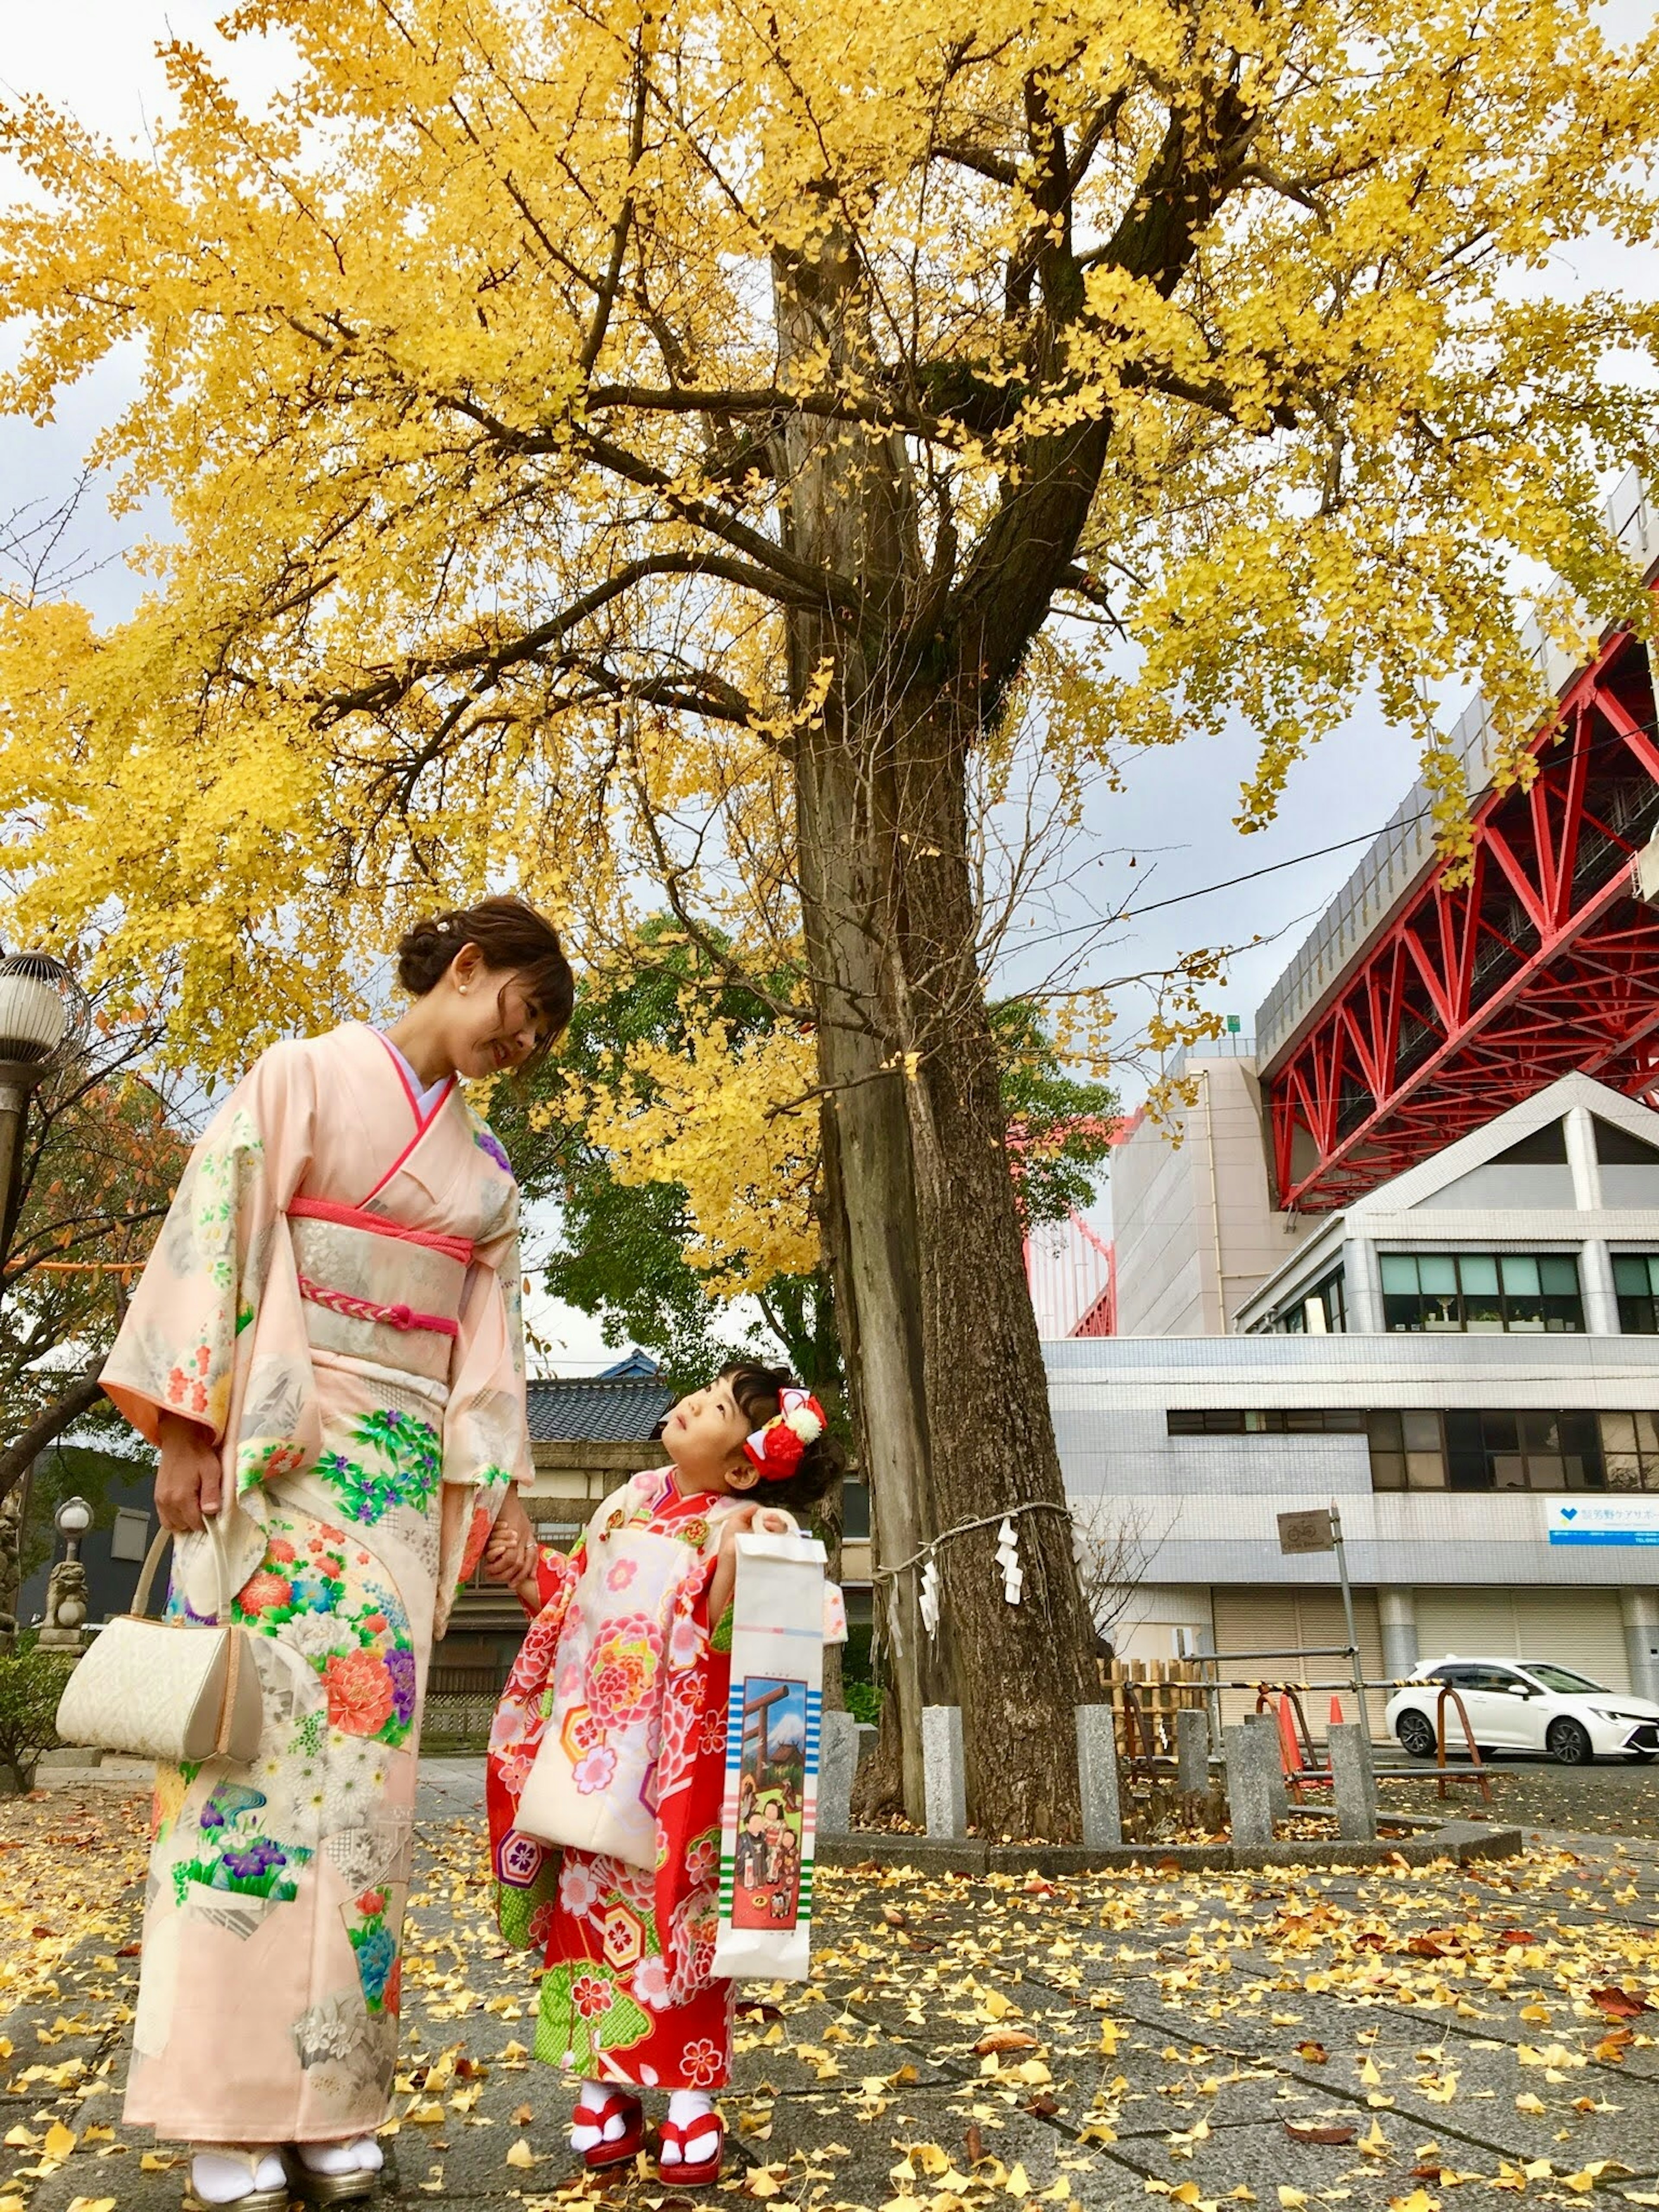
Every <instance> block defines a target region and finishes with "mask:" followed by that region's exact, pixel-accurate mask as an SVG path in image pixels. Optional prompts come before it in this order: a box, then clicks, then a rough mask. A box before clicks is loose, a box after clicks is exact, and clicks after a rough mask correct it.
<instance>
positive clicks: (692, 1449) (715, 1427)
mask: <svg viewBox="0 0 1659 2212" xmlns="http://www.w3.org/2000/svg"><path fill="white" fill-rule="evenodd" d="M751 1426H752V1423H751V1422H750V1419H749V1417H748V1415H747V1414H746V1413H744V1410H743V1408H742V1407H741V1406H739V1405H738V1401H737V1400H736V1399H735V1398H734V1397H733V1396H732V1383H731V1379H730V1377H729V1376H720V1378H719V1380H718V1381H716V1382H714V1383H709V1384H708V1387H707V1389H702V1390H694V1391H693V1392H692V1393H691V1395H690V1397H689V1398H682V1399H681V1400H680V1401H679V1403H678V1406H676V1407H674V1409H673V1411H672V1412H671V1413H670V1414H669V1416H668V1419H667V1420H666V1421H665V1422H664V1424H663V1431H662V1441H663V1449H664V1450H665V1451H666V1453H667V1454H668V1456H669V1458H670V1459H671V1460H672V1462H674V1470H675V1474H676V1475H677V1476H678V1478H679V1487H680V1489H681V1490H682V1491H683V1492H685V1493H686V1494H687V1495H690V1494H692V1493H694V1492H702V1491H709V1492H713V1493H714V1495H715V1496H716V1497H720V1498H728V1497H730V1496H732V1494H733V1493H734V1492H738V1491H741V1490H752V1489H753V1488H754V1486H755V1485H756V1483H757V1482H758V1481H759V1480H760V1469H759V1468H757V1467H756V1466H755V1465H754V1463H753V1462H752V1461H750V1460H747V1459H745V1458H744V1454H743V1446H744V1439H745V1438H746V1437H747V1436H748V1434H749V1431H750V1427H751Z"/></svg>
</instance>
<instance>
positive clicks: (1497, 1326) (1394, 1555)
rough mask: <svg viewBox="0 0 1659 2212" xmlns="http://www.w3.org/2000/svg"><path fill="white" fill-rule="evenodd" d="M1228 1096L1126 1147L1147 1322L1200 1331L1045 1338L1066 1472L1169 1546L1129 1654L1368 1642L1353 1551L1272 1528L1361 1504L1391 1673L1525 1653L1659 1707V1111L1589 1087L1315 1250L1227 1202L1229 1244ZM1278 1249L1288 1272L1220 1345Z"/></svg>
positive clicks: (1364, 1568)
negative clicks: (1240, 1283) (1349, 1620)
mask: <svg viewBox="0 0 1659 2212" xmlns="http://www.w3.org/2000/svg"><path fill="white" fill-rule="evenodd" d="M1218 1066H1225V1067H1226V1069H1227V1072H1228V1073H1229V1075H1230V1076H1233V1077H1240V1078H1242V1077H1244V1076H1246V1075H1249V1076H1253V1073H1254V1070H1253V1066H1250V1065H1249V1062H1248V1061H1247V1060H1243V1059H1233V1060H1229V1061H1226V1062H1219V1061H1218ZM1222 1095H1223V1093H1222V1086H1221V1085H1220V1084H1219V1083H1218V1085H1217V1110H1216V1112H1215V1115H1214V1116H1213V1120H1212V1124H1211V1126H1210V1127H1207V1128H1206V1127H1204V1126H1203V1123H1204V1117H1203V1116H1202V1115H1200V1117H1199V1119H1200V1127H1199V1128H1198V1130H1197V1131H1196V1132H1194V1136H1195V1137H1196V1139H1197V1141H1196V1142H1195V1143H1194V1144H1192V1145H1191V1146H1183V1148H1182V1152H1175V1153H1172V1154H1169V1155H1168V1157H1167V1159H1166V1160H1165V1161H1164V1163H1162V1164H1161V1167H1162V1173H1160V1171H1159V1170H1160V1164H1159V1163H1158V1162H1155V1161H1153V1160H1152V1157H1151V1155H1150V1154H1148V1155H1147V1156H1146V1168H1147V1170H1148V1171H1147V1172H1146V1174H1144V1175H1142V1176H1139V1180H1136V1179H1134V1178H1133V1177H1131V1178H1128V1179H1127V1188H1126V1178H1125V1177H1124V1176H1123V1163H1124V1162H1125V1159H1126V1156H1127V1152H1130V1151H1131V1150H1133V1147H1134V1146H1135V1145H1136V1144H1137V1143H1138V1142H1139V1136H1140V1133H1139V1131H1137V1132H1136V1133H1135V1136H1134V1138H1133V1139H1131V1142H1130V1145H1129V1146H1126V1147H1125V1148H1124V1150H1123V1151H1121V1152H1119V1153H1118V1155H1117V1166H1116V1169H1115V1198H1116V1200H1117V1201H1118V1203H1119V1205H1120V1206H1124V1207H1125V1210H1126V1211H1127V1222H1126V1220H1125V1218H1124V1213H1123V1212H1120V1214H1119V1216H1118V1220H1119V1229H1118V1237H1119V1267H1120V1273H1119V1291H1118V1296H1119V1311H1120V1316H1121V1325H1123V1326H1125V1327H1131V1326H1133V1325H1134V1322H1133V1318H1132V1316H1137V1315H1138V1316H1139V1317H1140V1318H1141V1320H1142V1321H1143V1322H1152V1323H1153V1324H1154V1325H1156V1324H1157V1323H1158V1322H1161V1321H1162V1320H1163V1319H1164V1316H1166V1315H1167V1316H1169V1318H1170V1320H1172V1321H1173V1322H1175V1323H1176V1328H1179V1329H1180V1330H1181V1331H1182V1333H1181V1334H1176V1333H1173V1331H1170V1330H1166V1329H1164V1328H1158V1333H1156V1334H1139V1335H1129V1334H1123V1335H1118V1336H1115V1337H1108V1338H1097V1339H1091V1340H1069V1341H1066V1342H1063V1343H1050V1344H1048V1346H1046V1352H1047V1356H1048V1367H1049V1375H1050V1381H1051V1390H1052V1396H1053V1401H1054V1414H1055V1419H1056V1425H1057V1428H1058V1432H1059V1438H1060V1453H1061V1458H1062V1461H1063V1463H1064V1465H1065V1468H1066V1480H1067V1483H1068V1486H1070V1488H1071V1490H1072V1492H1073V1496H1074V1498H1076V1500H1077V1502H1078V1504H1079V1509H1080V1510H1081V1512H1082V1515H1083V1516H1084V1517H1085V1521H1087V1520H1090V1519H1092V1520H1093V1521H1094V1522H1096V1523H1097V1526H1099V1527H1101V1528H1103V1529H1104V1530H1106V1531H1108V1532H1114V1531H1115V1532H1116V1533H1117V1534H1119V1535H1120V1536H1121V1535H1122V1534H1126V1533H1127V1534H1128V1535H1129V1536H1130V1538H1131V1539H1132V1543H1131V1548H1132V1549H1133V1550H1135V1551H1138V1553H1139V1554H1140V1557H1141V1560H1142V1562H1143V1564H1142V1566H1141V1570H1140V1576H1139V1584H1138V1587H1137V1588H1136V1589H1135V1592H1134V1595H1133V1600H1132V1601H1131V1603H1130V1606H1129V1609H1128V1611H1127V1613H1126V1615H1125V1616H1124V1620H1123V1623H1122V1632H1121V1634H1120V1638H1119V1644H1120V1649H1121V1650H1126V1651H1127V1652H1129V1653H1131V1654H1133V1655H1136V1656H1148V1657H1152V1656H1165V1657H1167V1656H1172V1655H1174V1654H1175V1653H1176V1652H1177V1651H1179V1650H1184V1649H1194V1648H1196V1649H1209V1650H1218V1651H1223V1652H1243V1651H1263V1652H1265V1651H1267V1650H1273V1649H1274V1648H1275V1647H1276V1648H1278V1649H1279V1650H1284V1649H1285V1648H1286V1647H1304V1648H1306V1647H1315V1646H1329V1645H1334V1644H1341V1643H1343V1642H1344V1641H1345V1637H1344V1633H1343V1632H1342V1629H1341V1625H1340V1624H1341V1612H1340V1602H1339V1600H1338V1597H1337V1594H1336V1590H1335V1587H1334V1565H1333V1562H1332V1560H1331V1559H1330V1558H1329V1556H1328V1555H1315V1556H1312V1557H1304V1558H1285V1557H1283V1556H1281V1554H1280V1553H1279V1546H1278V1541H1277V1529H1276V1516H1277V1515H1278V1514H1279V1513H1281V1512H1286V1511H1290V1510H1296V1509H1298V1508H1306V1507H1308V1506H1310V1505H1316V1504H1325V1503H1328V1502H1334V1503H1335V1504H1337V1505H1338V1506H1339V1508H1340V1512H1341V1516H1342V1526H1343V1530H1344V1534H1345V1537H1346V1543H1347V1551H1348V1560H1349V1567H1350V1572H1351V1575H1352V1579H1353V1581H1354V1583H1356V1585H1358V1611H1359V1633H1360V1638H1361V1642H1362V1645H1363V1647H1364V1661H1365V1667H1366V1671H1367V1673H1368V1674H1379V1673H1381V1674H1389V1675H1398V1674H1401V1673H1403V1672H1404V1671H1405V1670H1406V1669H1407V1668H1408V1667H1409V1666H1410V1665H1411V1664H1412V1663H1413V1662H1414V1661H1415V1660H1416V1659H1418V1658H1419V1656H1421V1657H1435V1656H1439V1655H1440V1654H1441V1653H1443V1652H1444V1651H1446V1650H1462V1651H1466V1652H1491V1653H1507V1654H1510V1655H1511V1656H1517V1657H1519V1656H1534V1657H1549V1658H1554V1659H1557V1660H1559V1661H1562V1662H1565V1663H1566V1664H1568V1665H1571V1666H1577V1667H1580V1668H1583V1670H1584V1671H1585V1672H1586V1673H1588V1674H1591V1675H1592V1676H1594V1677H1595V1679H1597V1680H1601V1681H1603V1682H1605V1683H1607V1685H1608V1686H1610V1687H1613V1688H1623V1689H1629V1690H1633V1691H1636V1692H1639V1693H1641V1694H1644V1695H1647V1696H1654V1697H1659V1334H1656V1331H1659V1114H1655V1113H1653V1112H1650V1110H1649V1109H1646V1108H1644V1107H1642V1106H1639V1105H1637V1104H1635V1103H1632V1101H1631V1100H1629V1099H1627V1098H1626V1097H1622V1096H1621V1095H1620V1094H1619V1093H1617V1092H1615V1091H1610V1090H1608V1089H1607V1088H1605V1087H1604V1086H1603V1085H1600V1084H1597V1083H1595V1082H1594V1081H1592V1080H1590V1079H1589V1078H1587V1077H1583V1076H1577V1075H1574V1076H1569V1077H1566V1078H1565V1079H1563V1080H1562V1081H1560V1082H1558V1083H1556V1084H1554V1085H1551V1086H1550V1088H1548V1089H1547V1090H1546V1091H1541V1092H1539V1093H1537V1094H1536V1095H1535V1096H1534V1097H1532V1098H1530V1099H1528V1100H1527V1101H1526V1102H1525V1103H1523V1104H1522V1105H1521V1106H1518V1107H1516V1108H1514V1109H1512V1110H1511V1111H1510V1112H1509V1113H1507V1114H1504V1115H1501V1116H1499V1117H1498V1119H1496V1120H1494V1121H1492V1122H1490V1123H1488V1124H1487V1126H1486V1127H1485V1128H1483V1129H1481V1130H1480V1131H1478V1132H1477V1133H1475V1134H1474V1135H1472V1136H1469V1137H1466V1138H1464V1139H1462V1140H1461V1141H1460V1142H1459V1143H1457V1144H1455V1145H1452V1146H1449V1147H1448V1148H1447V1149H1446V1151H1444V1152H1442V1153H1440V1154H1438V1155H1437V1156H1436V1157H1435V1158H1432V1159H1430V1160H1427V1161H1425V1162H1423V1163H1421V1164H1419V1166H1417V1167H1415V1168H1413V1169H1412V1170H1410V1171H1409V1172H1408V1173H1407V1174H1405V1175H1402V1176H1398V1177H1397V1178H1395V1181H1393V1182H1389V1183H1386V1184H1384V1185H1383V1186H1382V1187H1380V1188H1377V1189H1376V1190H1374V1191H1372V1192H1371V1193H1370V1194H1368V1195H1367V1196H1366V1197H1364V1198H1363V1199H1361V1200H1357V1201H1356V1202H1355V1203H1353V1204H1352V1205H1351V1206H1349V1207H1348V1208H1347V1209H1346V1211H1345V1212H1340V1213H1333V1214H1329V1215H1326V1216H1322V1217H1319V1218H1316V1219H1314V1220H1304V1221H1302V1222H1300V1223H1298V1224H1297V1225H1296V1229H1297V1233H1296V1234H1295V1235H1294V1236H1293V1237H1287V1236H1286V1235H1285V1232H1284V1231H1283V1229H1282V1228H1281V1227H1279V1226H1278V1225H1277V1219H1276V1218H1275V1217H1273V1215H1272V1214H1271V1212H1268V1211H1267V1209H1266V1208H1265V1206H1264V1209H1263V1214H1264V1219H1263V1222H1262V1223H1261V1224H1259V1225H1258V1227H1257V1229H1252V1227H1251V1225H1250V1220H1249V1205H1248V1204H1247V1203H1245V1202H1243V1201H1241V1202H1240V1204H1239V1205H1238V1206H1236V1208H1235V1209H1234V1211H1233V1213H1232V1215H1231V1217H1229V1215H1228V1214H1227V1212H1226V1210H1225V1207H1223V1206H1220V1205H1219V1204H1218V1207H1217V1212H1216V1216H1215V1217H1213V1218H1218V1219H1219V1221H1220V1222H1221V1225H1222V1230H1221V1234H1220V1235H1219V1236H1218V1237H1216V1238H1215V1239H1214V1240H1213V1241H1212V1243H1211V1244H1210V1247H1209V1249H1208V1250H1207V1251H1206V1229H1207V1228H1208V1226H1209V1225H1210V1220H1211V1218H1212V1217H1210V1216H1209V1214H1208V1206H1207V1193H1208V1188H1209V1183H1210V1179H1211V1176H1212V1171H1213V1169H1214V1166H1215V1163H1216V1160H1217V1158H1218V1149H1219V1147H1220V1146H1221V1144H1222V1142H1223V1141H1224V1139H1225V1121H1224V1120H1223V1117H1222V1113H1221V1109H1220V1104H1219V1100H1220V1097H1221V1096H1222ZM1258 1126H1259V1125H1258ZM1189 1128H1190V1119H1189ZM1155 1141H1159V1142H1162V1141H1163V1140H1161V1139H1155ZM1261 1149H1262V1148H1261V1139H1260V1137H1259V1136H1258V1138H1257V1154H1256V1164H1257V1165H1258V1166H1259V1165H1260V1163H1261ZM1183 1162H1184V1164H1182V1163H1183ZM1177 1164H1178V1165H1177ZM1224 1168H1225V1156H1224ZM1262 1174H1263V1177H1264V1182H1263V1190H1264V1193H1265V1169H1264V1170H1262ZM1224 1179H1225V1176H1224ZM1172 1189H1175V1190H1177V1191H1180V1190H1182V1189H1184V1192H1185V1194H1186V1197H1185V1202H1184V1203H1183V1204H1181V1205H1176V1204H1174V1203H1173V1202H1172V1201H1171V1199H1170V1191H1171V1190H1172ZM1246 1197H1247V1199H1248V1178H1247V1190H1246ZM1126 1201H1127V1205H1126ZM1137 1207H1138V1208H1139V1218H1138V1217H1137ZM1149 1216H1150V1217H1152V1218H1148V1217H1149ZM1229 1218H1231V1220H1232V1221H1233V1223H1234V1225H1235V1231H1234V1241H1233V1243H1231V1246H1230V1245H1229V1243H1228V1237H1227V1223H1228V1220H1229ZM1160 1225H1161V1227H1162V1229H1163V1231H1164V1234H1163V1236H1162V1240H1161V1243H1160V1238H1159V1234H1158V1231H1159V1228H1160ZM1262 1228H1265V1235H1260V1234H1258V1230H1259V1229H1262ZM1249 1237H1255V1238H1256V1244H1255V1249H1265V1250H1266V1252H1267V1257H1268V1259H1269V1260H1270V1261H1276V1264H1273V1265H1270V1266H1266V1267H1262V1268H1261V1270H1260V1271H1259V1273H1258V1275H1257V1279H1256V1280H1255V1282H1254V1283H1253V1284H1251V1285H1249V1288H1248V1289H1247V1290H1246V1291H1245V1292H1244V1293H1243V1296H1242V1297H1240V1298H1239V1299H1238V1301H1237V1304H1236V1306H1235V1308H1234V1310H1232V1312H1231V1313H1230V1314H1229V1315H1228V1316H1226V1320H1227V1322H1230V1323H1231V1332H1232V1333H1229V1334H1221V1333H1218V1332H1217V1331H1214V1330H1212V1329H1210V1328H1208V1327H1207V1322H1208V1313H1207V1310H1206V1304H1205V1301H1206V1297H1212V1296H1213V1285H1216V1284H1218V1283H1226V1284H1231V1283H1234V1282H1236V1281H1237V1279H1238V1278H1239V1276H1241V1275H1243V1274H1244V1273H1248V1272H1249V1270H1248V1267H1246V1266H1244V1265H1243V1263H1241V1264H1240V1265H1239V1266H1237V1267H1232V1266H1230V1264H1229V1259H1230V1252H1231V1253H1232V1254H1237V1253H1239V1252H1240V1251H1241V1250H1243V1249H1246V1240H1247V1239H1248V1238H1249ZM1275 1240H1276V1248H1275ZM1287 1246H1288V1247H1289V1249H1288V1251H1287V1250H1286V1247H1287ZM1159 1250H1162V1251H1163V1252H1164V1254H1165V1255H1166V1257H1165V1260H1164V1263H1163V1265H1162V1268H1161V1272H1159V1273H1156V1275H1155V1276H1154V1278H1153V1279H1154V1280H1155V1283H1156V1288H1155V1291H1154V1292H1153V1294H1152V1295H1151V1296H1147V1295H1146V1293H1145V1292H1144V1291H1137V1290H1136V1289H1135V1287H1134V1285H1133V1280H1132V1277H1133V1273H1135V1272H1136V1268H1135V1267H1134V1266H1133V1265H1132V1255H1133V1254H1134V1253H1135V1252H1137V1251H1139V1252H1141V1253H1143V1254H1146V1253H1152V1254H1156V1253H1157V1252H1158V1251H1159ZM1182 1285H1187V1286H1188V1287H1187V1288H1185V1289H1183V1287H1182ZM1224 1325H1225V1324H1224ZM1188 1329H1190V1330H1192V1331H1193V1332H1194V1333H1192V1334H1187V1333H1186V1331H1188ZM1200 1330H1202V1331H1203V1332H1204V1333H1201V1334H1200V1333H1199V1331H1200ZM1579 1499H1583V1501H1584V1504H1583V1507H1582V1508H1581V1507H1580V1506H1578V1505H1577V1504H1576V1503H1575V1501H1577V1500H1579ZM1564 1508H1571V1512H1564V1510H1563V1509H1564ZM1587 1522H1595V1523H1599V1524H1601V1525H1600V1529H1599V1532H1598V1530H1597V1529H1595V1528H1593V1529H1591V1531H1590V1533H1591V1534H1597V1533H1599V1534H1601V1535H1603V1536H1606V1537H1608V1538H1610V1539H1612V1540H1613V1541H1591V1542H1587V1541H1578V1540H1579V1539H1582V1537H1583V1534H1584V1524H1585V1523H1587ZM1552 1523H1553V1526H1554V1538H1553V1539H1552V1533H1551V1530H1552ZM1569 1537H1571V1538H1572V1539H1574V1541H1566V1540H1567V1539H1568V1538H1569Z"/></svg>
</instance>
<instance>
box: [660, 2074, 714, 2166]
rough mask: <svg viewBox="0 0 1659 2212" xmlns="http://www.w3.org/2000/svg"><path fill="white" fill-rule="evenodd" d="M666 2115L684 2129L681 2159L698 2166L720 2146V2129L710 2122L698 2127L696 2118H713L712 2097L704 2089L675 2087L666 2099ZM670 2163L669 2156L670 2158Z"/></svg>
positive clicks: (711, 2120)
mask: <svg viewBox="0 0 1659 2212" xmlns="http://www.w3.org/2000/svg"><path fill="white" fill-rule="evenodd" d="M668 2117H669V2118H670V2119H671V2120H672V2122H673V2123H674V2125H675V2126H676V2127H677V2128H684V2130H685V2145H684V2149H685V2163H686V2164H687V2165H688V2166H701V2165H702V2163H703V2162H704V2160H707V2159H711V2158H713V2156H714V2153H715V2151H716V2150H717V2149H718V2148H720V2129H719V2128H718V2127H717V2126H714V2125H712V2124H711V2125H710V2126H708V2127H706V2128H702V2129H699V2128H698V2126H697V2123H698V2121H699V2120H708V2121H709V2122H711V2123H712V2122H713V2120H714V2099H713V2098H712V2097H711V2096H710V2095H709V2094H708V2091H707V2090H706V2089H676V2090H675V2091H674V2092H673V2093H672V2095H671V2097H670V2098H669V2100H668ZM669 2164H670V2165H672V2164H673V2160H669Z"/></svg>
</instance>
